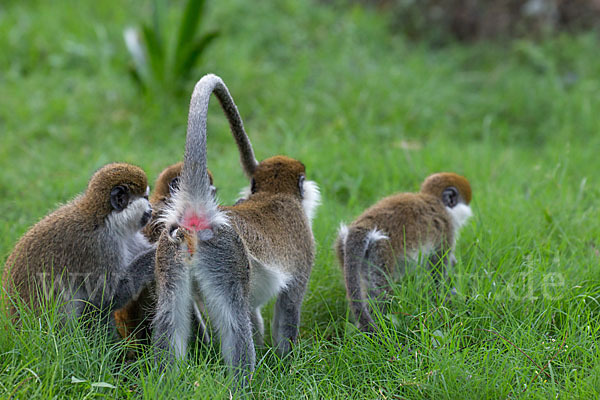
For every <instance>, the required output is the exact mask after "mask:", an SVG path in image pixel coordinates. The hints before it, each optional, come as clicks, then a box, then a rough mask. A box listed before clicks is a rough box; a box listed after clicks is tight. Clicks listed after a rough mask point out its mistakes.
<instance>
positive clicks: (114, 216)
mask: <svg viewBox="0 0 600 400" xmlns="http://www.w3.org/2000/svg"><path fill="white" fill-rule="evenodd" d="M148 191H149V188H148V182H147V178H146V174H145V173H144V171H143V170H142V169H140V168H138V167H136V166H133V165H130V164H124V163H114V164H108V165H106V166H104V167H102V168H100V169H99V170H98V171H97V172H96V173H95V174H94V175H93V176H92V178H91V179H90V181H89V183H88V186H87V189H86V190H85V192H84V193H83V194H81V195H79V196H77V197H76V198H75V199H74V200H72V201H71V202H69V203H67V204H65V205H63V206H62V207H60V208H58V209H57V210H56V211H54V212H52V213H50V214H49V215H47V216H46V217H45V218H43V219H42V220H41V221H39V222H38V223H36V224H35V225H34V226H33V227H32V228H30V229H29V230H28V231H27V233H25V235H23V237H22V238H21V239H20V240H19V241H18V242H17V244H16V245H15V247H14V249H13V251H12V253H11V254H10V255H9V257H8V260H7V261H6V265H5V268H4V273H3V286H4V288H5V290H6V292H7V293H8V294H9V295H11V297H12V296H14V295H17V294H18V295H19V296H20V297H21V298H22V300H23V301H24V303H25V304H28V305H30V306H31V307H33V308H34V309H39V308H40V307H42V306H43V304H44V303H45V302H46V301H47V300H48V299H49V298H54V299H56V300H57V302H58V304H61V311H65V312H66V313H67V314H69V315H70V316H75V317H78V316H80V315H82V314H87V311H92V310H94V311H100V312H101V317H102V318H106V319H107V320H109V318H110V314H111V311H112V310H114V309H115V308H119V307H122V306H123V305H125V303H126V302H127V301H129V300H130V299H131V298H132V297H134V296H135V295H136V294H137V293H139V291H140V290H141V288H142V287H143V286H144V285H145V284H146V283H147V282H149V281H151V280H152V279H153V269H154V260H155V254H154V247H153V246H152V245H151V244H150V243H149V242H148V240H146V238H145V237H144V235H142V233H141V230H142V228H143V227H144V226H145V225H146V223H147V222H148V221H149V220H150V216H151V213H152V210H151V208H150V203H149V202H148ZM13 304H14V303H13ZM10 308H11V309H12V311H13V312H15V311H16V309H15V307H14V306H11V307H10Z"/></svg>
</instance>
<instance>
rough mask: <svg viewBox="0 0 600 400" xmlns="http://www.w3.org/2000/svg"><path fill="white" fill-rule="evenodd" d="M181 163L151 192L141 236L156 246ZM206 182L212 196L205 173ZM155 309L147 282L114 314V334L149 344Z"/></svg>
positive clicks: (202, 330)
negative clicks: (146, 219)
mask: <svg viewBox="0 0 600 400" xmlns="http://www.w3.org/2000/svg"><path fill="white" fill-rule="evenodd" d="M182 167H183V162H178V163H176V164H173V165H170V166H168V167H167V168H165V169H164V170H163V171H162V172H161V173H160V175H159V176H158V178H157V179H156V182H155V185H154V190H153V191H152V193H151V195H150V205H151V207H152V218H151V219H150V222H149V223H148V224H147V225H146V226H145V227H144V229H143V230H142V232H143V233H144V235H145V236H146V238H148V240H149V241H150V242H151V243H156V242H157V241H158V238H159V237H160V234H161V233H162V230H163V229H164V224H163V223H162V220H161V216H162V215H163V213H164V212H165V210H166V209H167V205H168V204H169V201H170V200H171V195H172V194H173V192H174V191H176V190H177V189H178V188H179V179H180V175H181V169H182ZM208 178H209V181H210V184H211V189H212V191H213V195H216V188H215V187H214V186H213V176H212V173H211V172H210V171H208ZM155 308H156V293H155V286H154V282H150V283H149V284H148V285H147V286H146V287H144V288H143V289H142V291H141V292H140V294H139V296H137V298H134V299H132V300H131V301H130V302H129V303H127V304H126V305H125V307H123V308H120V309H118V310H116V311H115V315H114V318H115V323H116V326H117V331H118V332H119V335H120V336H121V337H122V338H123V339H127V338H134V339H136V340H137V341H138V342H139V343H144V344H150V337H151V327H150V322H151V321H152V317H153V316H154V310H155ZM202 308H203V307H202V304H201V302H200V301H199V300H198V301H196V302H195V304H194V317H195V322H196V324H197V327H196V329H195V330H196V332H197V334H198V337H199V338H200V340H201V341H203V342H205V343H208V341H209V337H208V332H207V331H206V325H205V324H204V320H203V319H202V314H201V309H202Z"/></svg>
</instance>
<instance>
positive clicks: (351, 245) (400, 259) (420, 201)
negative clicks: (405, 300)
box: [335, 173, 472, 332]
mask: <svg viewBox="0 0 600 400" xmlns="http://www.w3.org/2000/svg"><path fill="white" fill-rule="evenodd" d="M470 202H471V186H470V185H469V182H468V181H467V180H466V179H465V178H464V177H462V176H460V175H457V174H454V173H438V174H434V175H431V176H429V177H428V178H427V179H426V180H425V182H423V184H422V185H421V190H420V192H419V193H399V194H395V195H392V196H389V197H386V198H384V199H382V200H380V201H379V202H377V203H376V204H375V205H373V206H371V207H370V208H368V209H367V210H366V211H365V212H364V213H363V214H361V215H360V216H359V217H358V218H357V219H356V220H355V221H354V222H352V223H351V224H350V226H345V225H342V226H341V227H340V230H339V236H338V239H337V241H336V244H335V248H336V252H337V257H338V260H339V262H340V266H341V267H342V270H343V273H344V279H345V283H346V292H347V295H348V300H349V303H350V309H351V311H352V314H353V315H354V317H355V319H356V322H357V324H358V327H359V328H360V329H361V330H363V331H367V332H370V331H374V330H375V329H376V328H377V325H376V323H375V321H374V320H373V317H372V316H371V312H370V310H369V307H368V302H367V297H371V298H372V299H376V300H383V299H385V295H386V291H387V290H388V289H389V287H388V280H389V279H390V278H395V277H396V276H397V275H401V274H403V273H404V269H405V265H406V263H408V262H410V261H417V260H418V259H419V256H423V257H424V258H427V259H428V262H429V264H430V266H431V267H432V268H433V276H434V279H436V282H438V280H437V279H439V277H438V275H440V274H439V272H441V273H443V274H445V269H446V266H447V265H448V264H449V263H452V264H454V263H455V262H456V261H455V260H456V259H455V257H454V254H453V252H454V246H455V243H456V239H457V237H458V232H459V229H460V228H461V227H462V226H463V225H464V223H465V222H466V221H467V219H468V218H469V217H470V216H471V215H472V212H471V208H470V207H469V203H470ZM397 267H398V269H399V271H396V269H397ZM435 271H438V273H435ZM365 289H366V291H365Z"/></svg>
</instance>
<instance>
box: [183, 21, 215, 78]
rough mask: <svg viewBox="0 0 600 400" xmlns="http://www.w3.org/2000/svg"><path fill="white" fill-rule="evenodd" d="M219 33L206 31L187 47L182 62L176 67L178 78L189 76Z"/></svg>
mask: <svg viewBox="0 0 600 400" xmlns="http://www.w3.org/2000/svg"><path fill="white" fill-rule="evenodd" d="M219 34H220V33H219V32H218V31H213V32H208V33H205V34H204V35H202V36H201V37H200V38H199V39H198V40H196V41H195V42H194V43H193V44H192V45H191V46H189V47H187V51H186V53H185V57H184V58H183V59H182V62H181V64H178V65H177V66H176V69H175V73H176V77H177V78H180V79H185V78H187V77H188V75H189V74H190V72H191V70H192V68H194V65H195V64H196V62H197V61H198V58H199V57H200V56H202V54H203V53H204V51H205V49H206V47H208V46H209V45H210V44H211V43H212V42H213V40H215V39H216V38H217V37H218V36H219Z"/></svg>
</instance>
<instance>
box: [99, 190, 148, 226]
mask: <svg viewBox="0 0 600 400" xmlns="http://www.w3.org/2000/svg"><path fill="white" fill-rule="evenodd" d="M149 193H150V188H149V187H146V190H145V191H144V193H143V194H142V195H141V196H140V195H139V194H137V193H135V192H134V191H133V190H132V189H131V188H130V187H129V186H128V185H126V184H122V185H116V186H114V187H113V188H112V190H111V191H110V204H111V206H112V208H113V209H112V211H111V214H109V218H111V217H112V218H111V222H112V223H117V224H118V225H119V227H120V228H121V229H122V231H130V232H136V231H138V230H140V229H142V228H143V227H144V226H146V224H147V223H148V221H150V218H151V217H152V207H150V202H149V201H148V194H149Z"/></svg>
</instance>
